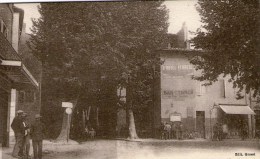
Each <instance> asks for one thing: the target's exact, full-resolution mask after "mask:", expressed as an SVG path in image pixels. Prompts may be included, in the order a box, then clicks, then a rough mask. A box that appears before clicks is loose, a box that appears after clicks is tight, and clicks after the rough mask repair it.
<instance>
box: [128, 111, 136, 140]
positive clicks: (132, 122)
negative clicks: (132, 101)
mask: <svg viewBox="0 0 260 159" xmlns="http://www.w3.org/2000/svg"><path fill="white" fill-rule="evenodd" d="M128 119H129V139H138V136H137V133H136V129H135V119H134V112H133V110H132V109H129V110H128Z"/></svg>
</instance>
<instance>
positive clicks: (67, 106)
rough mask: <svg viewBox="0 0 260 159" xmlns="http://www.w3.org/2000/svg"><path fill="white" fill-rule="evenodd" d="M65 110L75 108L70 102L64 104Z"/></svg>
mask: <svg viewBox="0 0 260 159" xmlns="http://www.w3.org/2000/svg"><path fill="white" fill-rule="evenodd" d="M62 107H63V108H73V104H72V103H70V102H62Z"/></svg>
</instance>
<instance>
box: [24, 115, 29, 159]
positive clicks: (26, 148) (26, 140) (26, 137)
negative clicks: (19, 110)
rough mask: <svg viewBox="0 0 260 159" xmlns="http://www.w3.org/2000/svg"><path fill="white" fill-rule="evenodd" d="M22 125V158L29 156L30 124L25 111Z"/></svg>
mask: <svg viewBox="0 0 260 159" xmlns="http://www.w3.org/2000/svg"><path fill="white" fill-rule="evenodd" d="M23 125H24V129H25V133H24V137H23V150H24V153H23V154H24V159H28V158H30V156H29V152H30V124H29V121H28V118H27V113H23Z"/></svg>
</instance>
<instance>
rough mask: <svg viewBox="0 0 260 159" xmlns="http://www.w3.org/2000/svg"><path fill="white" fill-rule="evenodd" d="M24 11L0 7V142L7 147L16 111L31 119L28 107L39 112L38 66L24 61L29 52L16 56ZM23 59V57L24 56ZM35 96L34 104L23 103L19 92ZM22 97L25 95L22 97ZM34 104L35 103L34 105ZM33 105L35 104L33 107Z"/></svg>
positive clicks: (20, 37)
mask: <svg viewBox="0 0 260 159" xmlns="http://www.w3.org/2000/svg"><path fill="white" fill-rule="evenodd" d="M23 17H24V11H23V10H22V9H20V8H17V7H15V6H14V5H13V4H0V26H1V28H0V31H1V32H0V92H1V96H0V100H1V104H0V122H1V123H0V142H1V145H2V146H8V145H9V141H10V140H11V139H12V138H13V135H14V133H13V131H12V129H11V128H10V125H11V122H12V120H13V118H14V117H15V115H16V111H17V110H18V109H23V110H24V111H25V112H28V114H29V116H30V117H31V115H32V114H31V113H30V111H31V105H35V106H36V107H37V109H35V112H37V113H38V112H39V108H40V76H39V73H40V72H38V73H37V74H35V72H36V71H35V70H36V69H35V68H38V71H39V70H40V68H41V65H40V63H38V62H36V61H35V60H28V58H27V57H28V56H27V55H28V54H30V53H29V51H26V52H23V53H22V52H19V49H20V48H21V46H22V45H21V44H22V43H23V42H22V41H23V34H24V33H23V31H24V29H23V27H24V24H23ZM25 55H26V56H25ZM25 89H26V90H30V92H31V91H32V92H37V93H35V94H36V95H32V96H34V97H33V98H34V99H35V102H27V101H25V102H23V103H21V101H23V100H22V99H23V95H21V94H20V93H19V92H20V91H21V90H25ZM25 96H26V95H25ZM36 101H37V102H36ZM36 103H37V104H36Z"/></svg>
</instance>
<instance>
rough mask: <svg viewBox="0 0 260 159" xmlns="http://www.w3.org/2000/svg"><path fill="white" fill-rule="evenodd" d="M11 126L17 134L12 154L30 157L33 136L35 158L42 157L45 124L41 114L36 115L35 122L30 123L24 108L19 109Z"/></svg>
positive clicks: (23, 158) (21, 158)
mask: <svg viewBox="0 0 260 159" xmlns="http://www.w3.org/2000/svg"><path fill="white" fill-rule="evenodd" d="M11 127H12V129H13V131H14V135H15V145H14V149H13V153H12V156H13V157H14V158H20V159H29V158H31V157H30V155H29V152H30V138H32V145H33V154H34V159H41V158H42V140H43V137H44V124H43V123H42V122H41V116H40V115H39V114H36V115H35V121H34V123H32V124H30V123H29V121H28V115H27V113H25V112H23V111H22V110H18V111H17V116H16V117H15V118H14V120H13V122H12V124H11Z"/></svg>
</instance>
